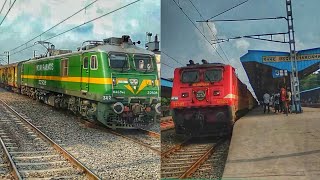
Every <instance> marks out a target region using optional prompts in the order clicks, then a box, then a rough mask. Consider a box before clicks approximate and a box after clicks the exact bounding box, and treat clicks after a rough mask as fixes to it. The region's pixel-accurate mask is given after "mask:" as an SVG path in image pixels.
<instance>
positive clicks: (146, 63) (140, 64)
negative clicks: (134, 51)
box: [134, 55, 153, 71]
mask: <svg viewBox="0 0 320 180" xmlns="http://www.w3.org/2000/svg"><path fill="white" fill-rule="evenodd" d="M134 65H135V67H136V69H137V70H139V71H152V70H153V64H152V57H151V56H148V55H135V56H134Z"/></svg>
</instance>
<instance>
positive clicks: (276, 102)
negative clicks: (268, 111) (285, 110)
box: [274, 93, 280, 113]
mask: <svg viewBox="0 0 320 180" xmlns="http://www.w3.org/2000/svg"><path fill="white" fill-rule="evenodd" d="M277 112H280V94H279V93H277V94H275V95H274V113H277Z"/></svg>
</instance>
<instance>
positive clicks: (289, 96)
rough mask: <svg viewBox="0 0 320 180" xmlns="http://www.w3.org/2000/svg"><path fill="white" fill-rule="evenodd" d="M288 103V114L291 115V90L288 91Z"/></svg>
mask: <svg viewBox="0 0 320 180" xmlns="http://www.w3.org/2000/svg"><path fill="white" fill-rule="evenodd" d="M286 101H287V107H288V112H289V113H291V91H290V88H288V89H287V96H286Z"/></svg>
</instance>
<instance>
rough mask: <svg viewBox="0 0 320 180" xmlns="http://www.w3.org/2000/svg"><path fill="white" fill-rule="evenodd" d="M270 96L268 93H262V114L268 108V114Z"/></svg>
mask: <svg viewBox="0 0 320 180" xmlns="http://www.w3.org/2000/svg"><path fill="white" fill-rule="evenodd" d="M269 103H270V94H268V92H266V93H264V95H263V104H264V106H263V113H266V109H267V107H268V113H269V112H270V105H269Z"/></svg>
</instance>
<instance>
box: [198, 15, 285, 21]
mask: <svg viewBox="0 0 320 180" xmlns="http://www.w3.org/2000/svg"><path fill="white" fill-rule="evenodd" d="M277 19H287V18H286V17H283V16H279V17H265V18H247V19H217V20H204V21H197V22H222V21H224V22H234V21H261V20H277Z"/></svg>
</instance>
